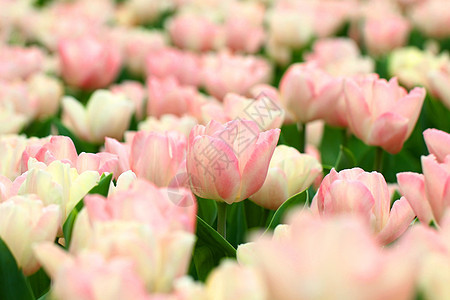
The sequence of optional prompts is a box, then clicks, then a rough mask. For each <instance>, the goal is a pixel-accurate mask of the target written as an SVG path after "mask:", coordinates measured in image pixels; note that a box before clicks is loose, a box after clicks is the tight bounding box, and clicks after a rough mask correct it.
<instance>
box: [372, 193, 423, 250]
mask: <svg viewBox="0 0 450 300" xmlns="http://www.w3.org/2000/svg"><path fill="white" fill-rule="evenodd" d="M414 217H415V214H414V212H413V210H412V208H411V206H410V205H409V203H408V200H406V199H405V198H404V197H402V198H400V200H397V201H395V202H394V205H393V206H392V209H391V214H390V216H389V220H388V222H387V224H386V226H384V228H383V229H382V230H381V231H380V233H379V234H378V236H377V239H378V240H379V241H380V242H381V243H382V244H383V245H387V244H389V243H391V242H393V241H395V240H396V239H397V238H398V237H399V236H400V235H402V234H403V233H404V232H405V231H406V229H408V227H409V225H410V224H411V222H412V221H413V220H414Z"/></svg>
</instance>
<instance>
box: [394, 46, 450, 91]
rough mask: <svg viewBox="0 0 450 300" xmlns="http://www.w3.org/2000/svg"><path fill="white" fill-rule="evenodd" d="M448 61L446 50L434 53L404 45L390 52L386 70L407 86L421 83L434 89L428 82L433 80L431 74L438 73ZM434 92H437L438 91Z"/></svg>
mask: <svg viewBox="0 0 450 300" xmlns="http://www.w3.org/2000/svg"><path fill="white" fill-rule="evenodd" d="M449 63H450V58H449V55H448V53H446V52H442V53H440V54H435V53H434V51H432V50H425V51H424V50H420V49H418V48H415V47H404V48H400V49H396V50H394V51H392V52H391V53H390V55H389V59H388V71H389V74H390V75H391V76H396V77H398V80H399V81H400V83H401V84H402V85H404V86H406V87H407V88H413V87H414V86H417V85H421V86H423V87H425V88H427V89H431V90H432V91H434V90H435V88H432V84H431V83H430V81H434V78H433V76H435V75H433V74H439V72H440V71H441V70H443V69H445V67H446V65H448V64H449ZM434 93H437V94H439V92H438V91H434Z"/></svg>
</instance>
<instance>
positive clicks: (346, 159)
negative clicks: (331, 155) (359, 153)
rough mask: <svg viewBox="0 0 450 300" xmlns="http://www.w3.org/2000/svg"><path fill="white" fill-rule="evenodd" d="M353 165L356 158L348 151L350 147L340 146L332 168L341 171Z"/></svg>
mask: <svg viewBox="0 0 450 300" xmlns="http://www.w3.org/2000/svg"><path fill="white" fill-rule="evenodd" d="M354 166H356V158H355V155H353V153H352V152H351V151H350V149H348V148H346V147H344V146H342V145H341V146H340V149H339V155H338V158H337V160H336V164H335V165H334V168H335V169H336V171H338V172H339V171H341V170H344V169H351V168H353V167H354Z"/></svg>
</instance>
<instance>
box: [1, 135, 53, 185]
mask: <svg viewBox="0 0 450 300" xmlns="http://www.w3.org/2000/svg"><path fill="white" fill-rule="evenodd" d="M34 143H36V144H38V143H45V142H42V141H41V140H39V139H29V140H27V138H25V137H24V136H20V135H2V136H1V137H0V153H2V155H0V174H1V175H3V176H6V177H8V178H9V179H10V180H14V179H16V178H17V176H19V175H20V174H22V172H21V158H22V154H23V152H24V151H25V149H26V148H27V145H30V144H34Z"/></svg>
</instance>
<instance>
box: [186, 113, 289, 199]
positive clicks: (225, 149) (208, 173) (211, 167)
mask: <svg viewBox="0 0 450 300" xmlns="http://www.w3.org/2000/svg"><path fill="white" fill-rule="evenodd" d="M279 135H280V130H279V129H271V130H268V131H265V132H260V131H259V128H258V125H257V124H256V123H255V122H252V121H243V120H239V119H238V120H235V121H231V122H228V123H226V124H224V125H221V124H219V123H217V122H215V121H211V122H210V123H208V125H206V126H203V125H197V126H196V127H194V128H193V129H192V131H191V134H190V136H189V145H188V153H187V158H186V166H187V171H188V173H189V176H190V182H191V187H192V190H193V192H194V193H195V194H196V195H198V196H200V197H202V198H208V199H214V200H218V201H225V202H227V203H229V204H231V203H233V202H238V201H242V200H244V199H246V198H248V197H249V196H251V195H252V194H254V193H255V192H257V191H258V190H259V189H260V188H261V186H262V185H263V183H264V180H265V178H266V175H267V170H268V167H269V163H270V158H271V157H272V154H273V151H274V150H275V146H276V144H277V141H278V137H279Z"/></svg>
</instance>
